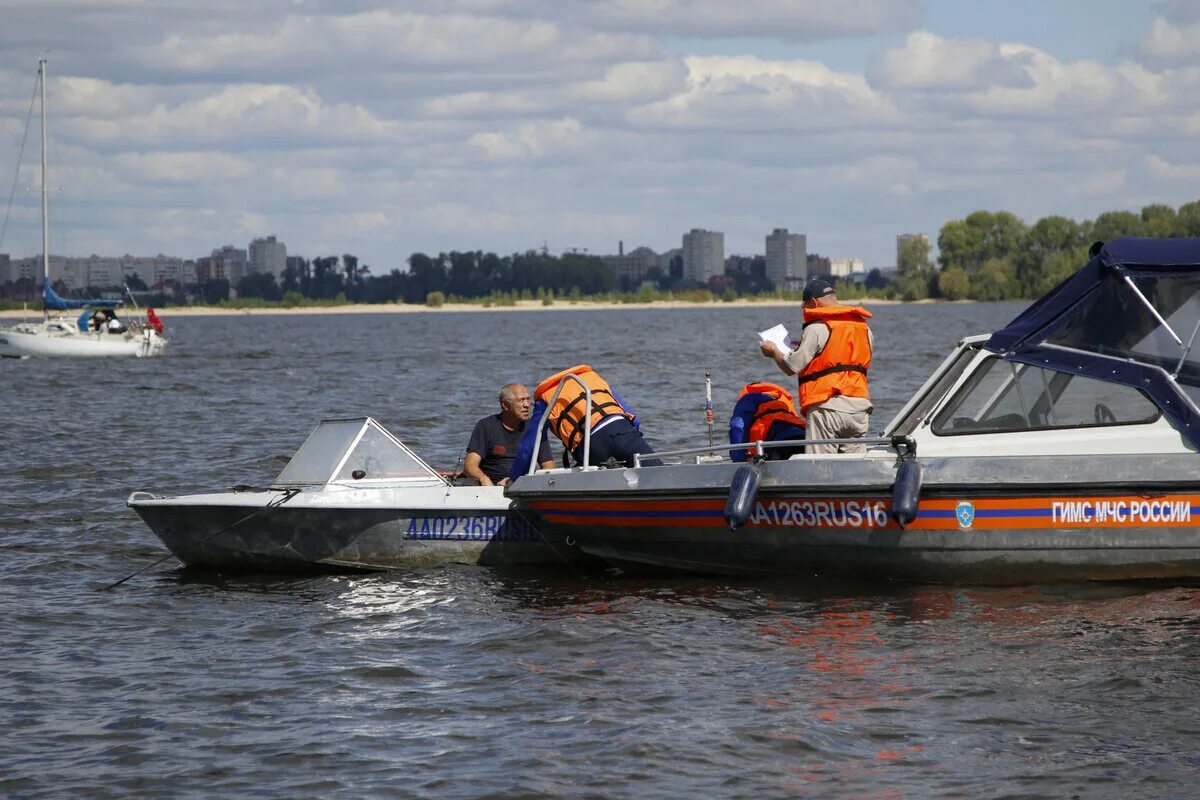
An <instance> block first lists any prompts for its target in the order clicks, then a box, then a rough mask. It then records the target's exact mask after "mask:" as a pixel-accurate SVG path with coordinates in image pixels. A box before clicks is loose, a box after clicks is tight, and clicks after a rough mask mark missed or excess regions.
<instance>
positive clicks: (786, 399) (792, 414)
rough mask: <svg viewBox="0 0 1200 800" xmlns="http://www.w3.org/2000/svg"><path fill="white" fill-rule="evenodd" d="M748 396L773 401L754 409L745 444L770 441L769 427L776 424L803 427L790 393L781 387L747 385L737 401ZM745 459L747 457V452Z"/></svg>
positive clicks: (802, 420) (764, 402)
mask: <svg viewBox="0 0 1200 800" xmlns="http://www.w3.org/2000/svg"><path fill="white" fill-rule="evenodd" d="M748 394H765V395H767V396H768V397H771V398H773V399H771V400H764V401H763V402H761V403H759V404H758V407H757V408H755V409H754V414H753V416H751V417H750V424H749V425H747V426H746V441H747V442H765V441H770V438H771V427H772V426H773V425H774V424H775V423H776V422H786V423H788V424H790V425H799V426H800V427H802V428H803V427H804V418H803V417H800V416H797V415H796V405H795V403H793V402H792V395H791V393H790V392H788V390H787V389H784V388H783V387H782V386H780V385H778V384H775V383H748V384H746V386H745V388H744V389H742V391H741V392H739V393H738V396H737V399H738V400H741V399H742V398H743V397H745V396H746V395H748ZM746 457H749V452H748V451H747V453H746Z"/></svg>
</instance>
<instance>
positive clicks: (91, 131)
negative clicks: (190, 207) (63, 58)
mask: <svg viewBox="0 0 1200 800" xmlns="http://www.w3.org/2000/svg"><path fill="white" fill-rule="evenodd" d="M96 98H97V99H98V101H100V100H102V98H103V95H102V94H97V95H96ZM78 113H79V116H76V117H74V118H72V119H71V120H70V121H69V122H68V123H67V128H68V132H70V133H73V134H74V135H76V136H79V137H83V138H88V139H91V140H93V141H95V142H97V143H102V144H108V145H122V146H124V145H136V144H157V145H159V146H164V147H178V146H180V145H184V146H187V145H195V144H198V143H209V144H213V143H220V144H222V145H223V146H226V147H230V148H233V149H247V148H250V147H253V146H255V145H256V144H258V145H259V146H262V145H264V144H273V143H278V142H289V141H290V142H296V141H301V140H303V141H308V142H348V141H353V142H358V143H365V142H376V141H383V140H387V139H388V138H389V136H390V131H391V130H392V129H393V127H394V126H393V125H392V124H391V123H388V122H387V121H385V120H380V119H378V118H376V117H375V116H373V115H372V114H371V113H370V112H369V111H367V110H366V109H364V108H362V107H359V106H354V105H346V104H340V103H339V104H332V105H327V104H325V103H324V102H323V101H322V100H321V98H320V97H319V96H317V95H316V93H315V92H313V91H311V90H301V89H297V88H295V87H292V86H281V85H259V84H235V85H229V86H226V87H224V88H221V89H220V90H218V91H216V92H215V93H212V94H209V95H207V96H204V97H201V98H199V99H196V100H191V101H188V102H185V103H181V104H179V105H174V106H169V105H165V104H160V105H156V106H154V107H153V108H152V109H149V110H148V111H145V112H144V113H142V114H134V115H126V116H123V117H120V118H105V117H107V115H105V114H104V113H103V112H99V113H97V114H94V115H93V114H84V113H83V107H82V106H81V107H80V108H79V109H78Z"/></svg>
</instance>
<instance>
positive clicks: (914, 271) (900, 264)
mask: <svg viewBox="0 0 1200 800" xmlns="http://www.w3.org/2000/svg"><path fill="white" fill-rule="evenodd" d="M896 271H897V272H899V273H900V275H902V276H909V275H924V274H926V273H929V272H932V271H933V258H932V257H931V256H930V251H929V239H928V238H927V237H925V236H914V237H912V238H911V239H908V240H906V241H905V242H903V243H902V244H901V245H900V248H899V250H898V251H897V253H896Z"/></svg>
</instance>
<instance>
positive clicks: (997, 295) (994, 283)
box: [970, 258, 1015, 300]
mask: <svg viewBox="0 0 1200 800" xmlns="http://www.w3.org/2000/svg"><path fill="white" fill-rule="evenodd" d="M1014 284H1015V280H1014V277H1013V273H1012V269H1011V267H1009V265H1008V263H1007V262H1005V261H1002V260H1001V259H998V258H993V259H990V260H988V261H986V262H984V264H983V265H982V266H981V267H980V268H979V269H978V270H976V271H975V272H974V273H973V274H972V275H971V276H970V286H971V296H972V297H974V298H975V299H976V300H1008V299H1009V298H1010V297H1014V296H1015V292H1014V291H1013V289H1014Z"/></svg>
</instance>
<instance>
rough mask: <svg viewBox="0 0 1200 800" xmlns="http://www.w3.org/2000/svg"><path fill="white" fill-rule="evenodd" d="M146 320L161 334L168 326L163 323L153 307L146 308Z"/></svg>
mask: <svg viewBox="0 0 1200 800" xmlns="http://www.w3.org/2000/svg"><path fill="white" fill-rule="evenodd" d="M146 322H147V323H148V324H149V325H150V327H151V328H154V331H155V333H158V334H160V335H161V334H162V332H163V330H164V329H165V328H166V326H165V325H163V321H162V320H161V319H159V318H158V314H155V313H154V309H153V308H147V309H146Z"/></svg>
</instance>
